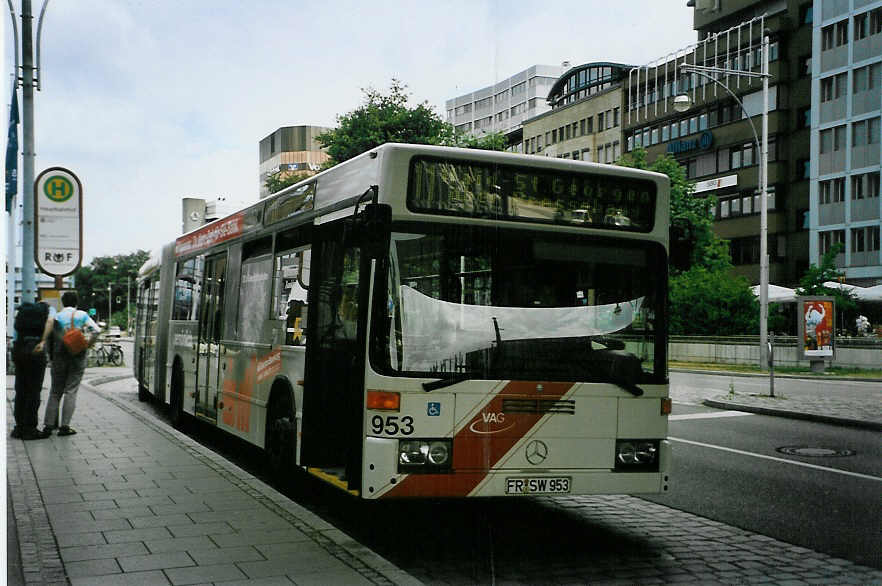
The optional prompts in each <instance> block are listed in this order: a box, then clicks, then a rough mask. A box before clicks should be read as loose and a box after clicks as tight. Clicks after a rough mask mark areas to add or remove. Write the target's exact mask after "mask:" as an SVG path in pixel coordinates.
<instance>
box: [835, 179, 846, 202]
mask: <svg viewBox="0 0 882 586" xmlns="http://www.w3.org/2000/svg"><path fill="white" fill-rule="evenodd" d="M843 201H845V177H837V178H836V179H834V180H833V203H841V202H843Z"/></svg>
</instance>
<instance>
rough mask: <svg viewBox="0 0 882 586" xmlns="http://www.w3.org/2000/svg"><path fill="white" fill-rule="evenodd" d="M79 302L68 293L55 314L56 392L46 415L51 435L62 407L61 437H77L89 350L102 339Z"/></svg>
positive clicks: (45, 426)
mask: <svg viewBox="0 0 882 586" xmlns="http://www.w3.org/2000/svg"><path fill="white" fill-rule="evenodd" d="M78 303H79V299H78V298H77V294H76V292H75V291H65V292H64V293H63V294H62V295H61V304H62V305H64V309H62V310H61V311H59V312H58V313H57V314H55V319H54V326H53V328H52V366H51V368H50V372H51V373H52V388H51V390H50V392H49V401H48V402H47V403H46V413H45V415H44V417H43V432H42V433H44V434H48V433H51V432H52V430H53V429H55V426H56V425H58V407H59V405H60V403H61V399H62V397H64V405H63V406H62V408H61V426H60V427H59V428H58V435H73V434H75V433H76V430H74V429H73V428H71V427H70V420H71V417H73V413H74V409H76V405H77V390H78V389H79V388H80V381H81V380H82V379H83V373H84V372H85V371H86V349H87V348H88V347H89V346H91V345H92V344H94V343H95V340H97V339H98V332H99V328H98V324H96V323H95V322H94V321H93V320H92V318H91V317H89V314H88V313H86V312H85V311H82V310H79V309H77V304H78Z"/></svg>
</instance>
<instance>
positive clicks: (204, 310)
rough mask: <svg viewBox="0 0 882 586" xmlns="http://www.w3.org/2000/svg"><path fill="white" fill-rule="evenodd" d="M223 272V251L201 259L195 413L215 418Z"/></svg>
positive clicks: (220, 353) (221, 324) (222, 301)
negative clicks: (203, 264)
mask: <svg viewBox="0 0 882 586" xmlns="http://www.w3.org/2000/svg"><path fill="white" fill-rule="evenodd" d="M226 272H227V255H226V253H222V254H217V255H214V256H211V257H208V258H206V259H205V273H204V277H203V280H202V295H201V298H200V301H199V302H200V308H199V344H198V349H197V358H196V360H197V365H196V372H197V374H196V415H201V416H203V417H206V418H208V419H211V420H212V421H213V422H216V421H217V391H218V385H219V382H220V367H221V361H222V360H223V354H224V353H225V352H224V350H223V349H222V348H221V344H220V341H221V338H222V337H223V331H222V330H223V327H224V316H223V311H224V287H225V279H226Z"/></svg>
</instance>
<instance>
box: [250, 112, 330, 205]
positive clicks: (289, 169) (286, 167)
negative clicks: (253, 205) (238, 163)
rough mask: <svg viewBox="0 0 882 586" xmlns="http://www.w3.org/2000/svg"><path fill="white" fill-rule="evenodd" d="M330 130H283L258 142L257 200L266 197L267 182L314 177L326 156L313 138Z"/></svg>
mask: <svg viewBox="0 0 882 586" xmlns="http://www.w3.org/2000/svg"><path fill="white" fill-rule="evenodd" d="M328 130H330V129H329V128H325V127H323V126H284V127H282V128H279V129H278V130H275V131H274V132H273V133H272V134H270V135H269V136H267V137H265V138H263V139H261V141H260V148H259V153H260V197H261V199H262V198H264V197H266V196H267V195H269V190H268V189H267V187H266V181H267V179H269V178H270V177H273V176H276V177H277V178H279V179H284V178H285V177H286V176H288V175H290V174H292V173H306V174H308V175H312V174H315V173H317V172H318V171H319V169H320V168H321V166H322V164H323V163H324V162H325V161H327V160H328V158H329V157H328V155H327V153H325V152H324V151H323V150H322V146H321V144H319V143H318V142H317V141H316V140H315V137H316V136H318V135H319V134H321V133H323V132H326V131H328Z"/></svg>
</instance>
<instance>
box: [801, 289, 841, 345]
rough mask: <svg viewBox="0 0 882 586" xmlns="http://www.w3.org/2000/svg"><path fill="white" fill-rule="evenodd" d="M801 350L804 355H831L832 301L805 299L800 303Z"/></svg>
mask: <svg viewBox="0 0 882 586" xmlns="http://www.w3.org/2000/svg"><path fill="white" fill-rule="evenodd" d="M801 314H802V319H803V320H804V325H805V329H804V334H803V352H804V353H805V355H806V356H833V302H832V301H826V300H818V299H807V300H805V301H803V303H802V311H801Z"/></svg>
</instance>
